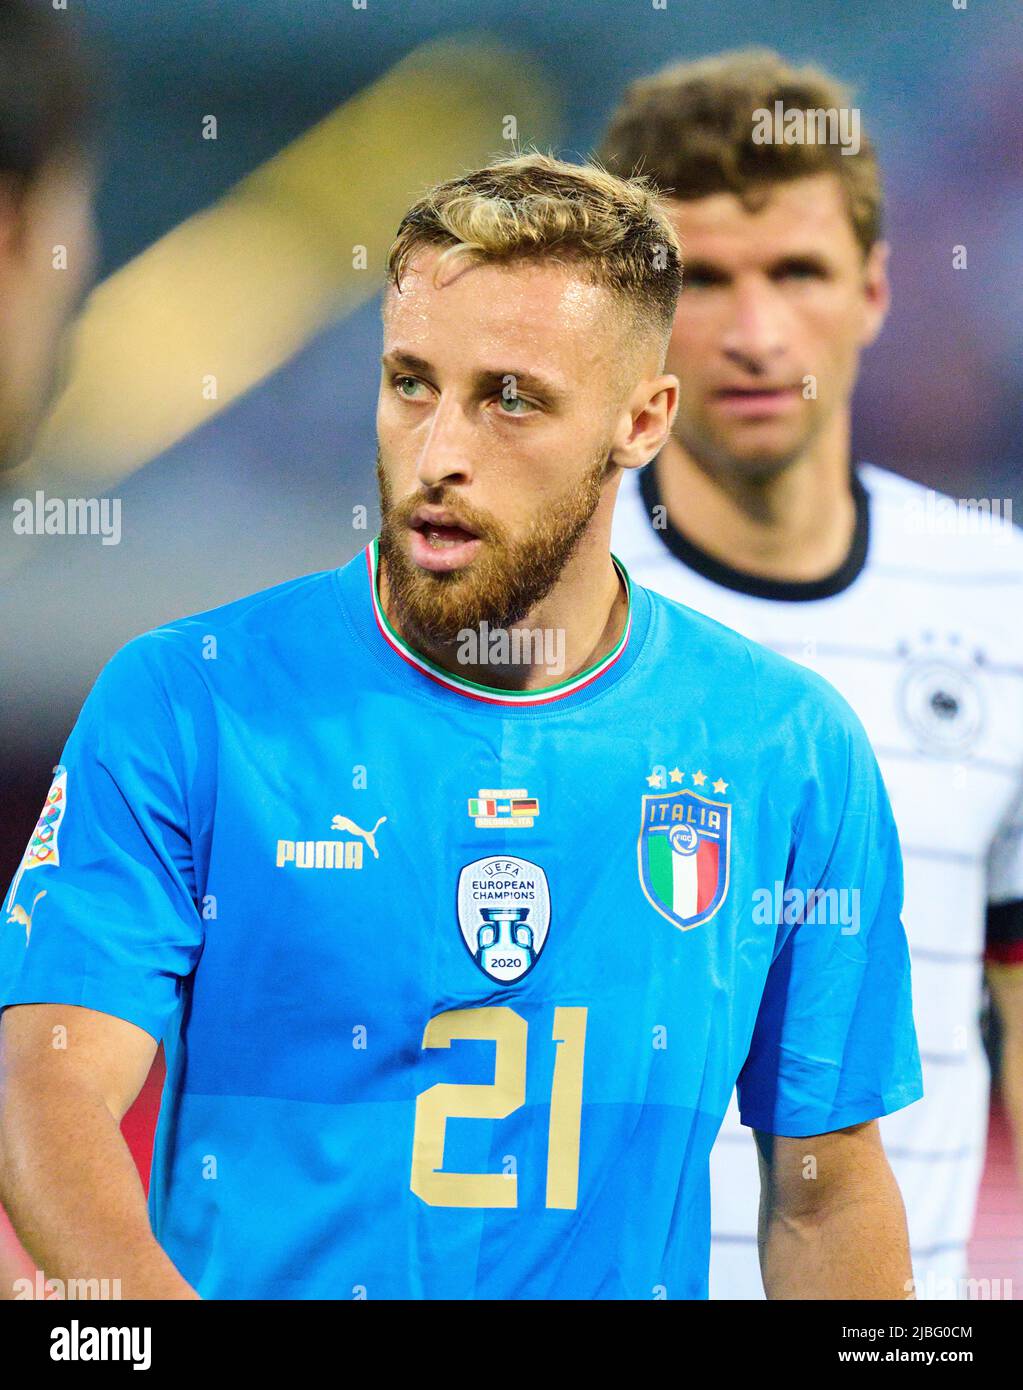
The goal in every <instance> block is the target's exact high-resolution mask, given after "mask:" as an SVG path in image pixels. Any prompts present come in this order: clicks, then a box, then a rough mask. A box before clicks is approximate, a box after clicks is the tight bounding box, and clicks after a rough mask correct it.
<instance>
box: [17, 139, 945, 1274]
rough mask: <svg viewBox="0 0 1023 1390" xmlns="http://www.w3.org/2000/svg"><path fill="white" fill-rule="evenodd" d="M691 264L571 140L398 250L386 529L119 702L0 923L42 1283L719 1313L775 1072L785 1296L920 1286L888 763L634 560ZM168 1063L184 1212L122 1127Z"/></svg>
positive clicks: (168, 1164)
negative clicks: (136, 1159) (734, 1124)
mask: <svg viewBox="0 0 1023 1390" xmlns="http://www.w3.org/2000/svg"><path fill="white" fill-rule="evenodd" d="M681 279H682V270H681V264H680V260H679V251H678V246H677V243H676V240H675V237H674V234H673V233H672V230H671V227H670V225H669V223H668V222H667V220H666V219H665V217H664V216H663V214H662V213H661V211H660V209H659V207H658V201H657V197H656V195H655V193H654V192H653V191H652V190H651V189H650V188H648V187H647V186H646V185H645V184H642V183H640V182H635V181H634V182H625V181H622V180H619V179H615V178H612V177H611V176H609V175H608V174H606V173H604V172H603V171H600V170H598V169H594V168H591V167H586V166H583V167H577V166H575V165H571V164H567V163H563V162H561V161H558V160H555V159H551V158H549V157H547V156H544V155H539V154H534V155H524V156H521V157H516V158H513V159H510V160H501V161H498V162H497V163H495V164H493V165H490V166H488V167H486V168H483V169H478V170H475V171H473V172H471V173H467V174H464V175H463V176H461V177H459V178H456V179H453V180H451V181H449V182H447V183H444V184H441V185H438V186H437V187H435V188H433V189H431V190H430V191H429V192H428V193H427V194H426V195H424V197H423V198H422V199H421V200H419V201H418V202H417V203H416V204H415V205H414V206H413V207H412V208H411V209H410V210H409V211H408V213H407V214H406V216H405V217H404V219H403V220H402V223H401V225H400V227H399V230H398V237H397V240H396V242H395V244H394V246H393V247H392V249H391V254H390V256H389V259H388V284H387V288H386V293H385V297H384V316H383V330H384V333H383V336H384V355H383V358H382V371H381V376H380V387H379V396H378V405H377V433H378V444H379V452H378V480H379V485H380V501H381V515H382V528H381V532H380V535H379V537H377V538H374V539H373V540H372V541H370V543H369V544H368V545H367V546H366V548H365V550H364V551H363V553H362V554H360V555H358V556H357V557H356V558H355V559H353V560H352V561H351V562H350V563H348V564H347V565H345V566H344V567H343V568H341V569H336V570H329V571H326V572H324V573H321V574H314V575H308V576H305V577H304V578H300V579H297V580H293V581H290V582H288V583H285V584H281V585H278V586H277V587H275V588H273V589H270V590H268V591H266V592H264V593H260V594H256V595H254V596H250V597H247V598H244V599H242V600H239V601H237V602H235V603H231V604H228V605H226V606H224V607H222V608H218V609H215V610H213V611H211V612H207V613H204V614H202V615H199V616H197V617H194V618H190V619H183V620H181V621H179V622H176V623H171V624H168V625H167V626H165V627H163V628H161V629H159V630H158V631H155V632H151V633H148V634H144V635H143V636H141V637H139V638H137V639H135V640H134V641H133V642H131V643H129V644H128V645H127V646H126V647H125V648H123V649H122V650H121V651H120V652H119V653H118V654H117V655H116V656H115V657H114V658H113V659H112V661H111V662H110V663H109V664H108V665H107V667H106V668H105V670H104V671H103V673H102V674H101V676H100V678H99V680H98V681H97V683H96V686H95V687H94V689H93V691H92V693H91V694H90V696H89V698H88V700H87V702H86V705H85V708H84V710H83V711H82V714H81V717H80V719H79V721H78V723H77V725H76V726H75V729H74V731H73V733H72V735H71V738H70V739H69V741H68V744H67V746H66V748H65V750H64V753H63V755H62V759H61V764H60V767H59V770H58V773H57V776H56V778H55V780H54V783H53V787H52V789H51V791H50V794H49V796H48V798H47V802H46V805H45V806H44V809H43V813H42V815H41V816H40V818H39V824H38V826H37V830H36V833H35V834H34V835H33V837H32V840H31V843H30V845H29V847H28V850H27V851H26V855H25V858H24V861H23V863H22V865H21V867H20V869H19V871H18V873H17V875H16V877H15V879H14V882H13V883H12V885H11V888H10V891H9V893H8V897H7V901H8V903H12V904H14V905H15V906H17V907H18V908H19V909H20V913H21V918H22V920H21V925H20V926H19V927H18V929H17V930H15V929H13V928H12V927H8V928H7V930H6V933H5V934H4V936H3V937H2V938H0V1007H2V1008H3V1014H2V1018H0V1062H2V1073H3V1084H2V1087H0V1189H2V1192H3V1195H4V1197H5V1199H6V1200H7V1201H8V1203H9V1205H10V1209H11V1213H12V1219H13V1220H14V1222H15V1224H16V1226H17V1228H18V1230H19V1231H21V1232H22V1233H23V1235H24V1237H25V1239H26V1240H30V1242H31V1249H32V1251H33V1253H34V1254H35V1255H36V1257H37V1258H39V1259H40V1260H41V1261H42V1262H43V1263H44V1266H45V1267H46V1268H47V1269H52V1270H53V1271H54V1272H55V1273H56V1274H61V1273H62V1272H64V1271H73V1272H75V1273H76V1274H77V1276H78V1277H79V1278H81V1277H92V1278H104V1277H105V1278H108V1279H114V1278H117V1279H120V1281H121V1291H122V1294H123V1296H124V1297H126V1298H134V1297H142V1296H150V1297H158V1298H170V1299H177V1298H193V1297H195V1296H197V1295H199V1296H202V1297H209V1298H317V1297H324V1298H349V1297H352V1296H354V1297H357V1298H361V1297H369V1298H401V1299H408V1298H417V1299H418V1298H431V1299H438V1298H479V1299H490V1298H534V1299H573V1298H633V1299H643V1300H646V1299H650V1298H673V1299H685V1298H704V1297H706V1286H707V1260H708V1244H709V1236H710V1223H709V1188H708V1171H707V1165H708V1156H709V1152H710V1146H711V1143H712V1140H713V1137H714V1135H715V1134H716V1132H717V1130H718V1127H719V1125H720V1123H721V1118H722V1115H723V1114H724V1111H725V1108H726V1106H727V1104H728V1099H729V1096H730V1095H731V1092H732V1090H733V1087H734V1086H735V1084H736V1081H737V1080H738V1084H739V1089H740V1092H741V1095H742V1103H743V1108H744V1116H745V1118H746V1120H747V1122H748V1123H749V1124H751V1125H753V1126H754V1127H755V1128H756V1129H757V1131H758V1134H759V1137H760V1143H761V1146H762V1150H763V1153H764V1163H765V1175H766V1176H765V1190H766V1192H767V1200H766V1202H765V1223H766V1244H767V1248H768V1252H769V1258H768V1286H769V1292H770V1293H771V1296H772V1297H776V1298H799V1297H804V1298H828V1297H840V1296H859V1297H877V1298H899V1297H901V1296H902V1289H903V1286H904V1283H905V1281H906V1279H907V1278H908V1277H909V1271H910V1266H909V1252H908V1243H907V1237H906V1230H905V1219H904V1215H903V1212H902V1203H901V1199H900V1197H899V1193H898V1190H897V1188H896V1186H895V1183H894V1180H893V1178H892V1175H891V1171H890V1169H889V1167H888V1164H887V1161H886V1159H885V1157H884V1153H883V1151H882V1149H881V1146H880V1142H879V1139H878V1136H877V1126H876V1119H877V1117H878V1116H879V1115H881V1114H884V1113H887V1112H888V1111H890V1110H893V1109H895V1108H898V1107H899V1106H902V1105H908V1104H910V1103H911V1102H913V1101H914V1100H915V1099H916V1098H917V1096H918V1095H919V1061H918V1058H917V1055H916V1043H915V1039H914V1036H913V1029H912V1009H911V1003H910V990H909V962H908V954H907V951H906V943H905V937H904V934H903V931H902V926H901V923H900V920H899V910H900V906H901V897H902V894H901V886H902V881H901V868H900V863H899V853H898V845H897V841H896V837H895V832H894V826H893V822H892V819H891V813H890V810H889V808H888V804H887V798H886V796H885V792H884V788H883V785H882V783H881V778H880V774H879V773H878V770H877V764H876V761H875V759H874V757H873V754H872V753H871V751H870V748H869V745H868V743H867V740H866V737H865V735H864V733H863V730H862V728H861V727H860V725H859V723H858V721H857V720H856V718H855V716H854V715H853V714H852V712H851V711H850V710H849V708H848V707H847V706H846V705H845V703H844V702H843V701H842V700H841V699H840V697H839V696H837V695H836V694H835V692H834V691H833V690H831V689H830V688H829V687H828V686H827V685H826V684H825V683H824V682H823V681H820V680H819V679H818V678H817V677H816V676H814V675H813V674H812V673H811V672H808V671H805V670H803V669H802V668H800V667H799V666H797V665H795V664H794V663H791V662H788V661H785V660H784V659H783V658H781V657H779V656H776V655H775V654H774V653H772V652H768V651H766V650H764V649H763V648H759V647H757V646H756V644H754V643H752V642H749V641H747V640H746V639H745V638H742V637H740V636H738V635H737V634H736V633H733V632H730V631H728V630H727V629H726V628H723V627H721V626H720V625H719V624H717V623H713V622H710V621H709V620H707V619H705V618H702V617H700V616H699V615H697V614H693V613H690V612H688V611H687V610H686V609H684V608H682V607H681V606H679V605H677V604H674V603H671V602H670V601H669V600H667V599H664V598H661V597H659V596H657V595H654V594H651V593H650V592H649V591H648V590H646V589H643V588H641V587H639V586H635V585H632V584H631V583H630V581H629V578H628V575H627V573H626V572H625V570H624V569H623V568H622V567H621V566H620V565H619V564H617V563H616V562H615V561H614V559H613V557H612V556H611V554H610V552H609V548H608V542H609V538H610V533H611V516H612V510H613V506H614V501H615V496H616V493H617V490H618V485H619V482H620V478H621V474H622V472H623V471H625V470H629V469H633V468H638V467H642V466H643V465H644V464H646V463H648V462H649V461H650V459H651V458H652V457H653V456H654V455H655V454H656V453H657V452H658V450H660V449H661V447H662V446H663V444H664V441H665V439H666V438H667V435H668V431H669V428H670V424H671V418H672V415H673V414H674V410H675V403H676V397H677V392H678V382H677V380H676V379H675V378H674V377H673V376H671V375H670V374H665V373H664V372H663V370H662V368H663V361H664V353H665V350H666V347H667V342H668V336H669V334H670V332H671V327H672V324H673V321H674V316H675V310H676V305H677V299H678V291H679V287H680V285H681ZM792 747H798V748H800V749H801V750H802V751H801V755H800V757H799V758H798V759H794V758H792V757H791V756H790V749H791V748H792ZM776 878H783V879H785V880H786V882H787V883H788V885H789V886H790V887H791V888H792V890H793V891H795V892H798V893H800V894H807V895H809V894H811V893H815V892H817V891H822V892H825V893H827V892H829V891H831V889H832V886H835V887H837V885H839V884H842V885H846V884H849V885H853V886H854V887H855V888H856V890H857V892H858V893H860V895H861V922H860V930H859V932H858V933H857V935H856V936H855V937H853V936H845V935H843V934H842V930H841V928H840V927H839V925H837V924H835V925H834V926H833V927H830V928H822V927H820V926H818V925H813V926H812V927H810V928H809V929H806V930H804V928H803V926H802V925H801V924H800V923H797V922H794V921H789V922H784V921H782V920H780V918H779V917H777V916H776V915H774V914H773V913H768V914H767V915H766V916H757V915H756V914H755V913H754V912H753V910H752V905H753V903H754V901H755V898H756V894H757V891H758V888H759V885H761V884H763V883H765V882H773V881H774V880H775V879H776ZM55 1029H56V1030H61V1036H66V1038H67V1046H66V1047H65V1048H63V1049H61V1050H55V1049H54V1047H53V1046H52V1041H51V1040H52V1038H53V1036H54V1030H55ZM161 1039H162V1040H163V1042H164V1045H165V1048H166V1054H167V1081H166V1086H165V1091H164V1101H163V1105H162V1107H161V1112H160V1120H159V1125H158V1128H157V1135H156V1144H155V1151H154V1161H153V1170H152V1180H151V1183H150V1191H149V1212H148V1214H147V1210H146V1202H145V1198H144V1195H143V1192H142V1189H141V1186H140V1184H139V1181H138V1177H137V1174H136V1172H135V1168H134V1165H133V1163H132V1161H131V1158H130V1155H129V1153H128V1151H127V1149H126V1146H125V1144H124V1140H123V1137H122V1135H121V1133H120V1130H119V1128H118V1122H119V1121H120V1119H121V1117H122V1116H123V1114H124V1112H125V1110H126V1109H127V1107H128V1106H129V1105H130V1104H131V1102H132V1100H133V1099H134V1097H135V1095H136V1094H137V1093H138V1090H139V1087H140V1086H141V1085H142V1083H143V1081H144V1079H145V1077H146V1075H147V1073H148V1071H149V1068H150V1065H151V1063H152V1060H153V1055H154V1052H155V1049H156V1047H157V1045H158V1043H159V1042H160V1040H161ZM740 1073H741V1074H740ZM71 1135H73V1136H74V1138H73V1142H71V1141H70V1140H67V1139H66V1137H67V1136H71ZM808 1135H809V1136H814V1137H813V1138H812V1139H811V1140H808V1139H807V1138H806V1137H804V1136H808ZM808 1145H809V1146H810V1147H811V1148H812V1152H813V1153H814V1155H815V1158H816V1161H817V1162H818V1163H819V1166H820V1180H819V1181H818V1182H816V1183H813V1184H808V1183H806V1182H805V1181H803V1179H802V1171H803V1167H804V1164H805V1161H806V1152H807V1148H808Z"/></svg>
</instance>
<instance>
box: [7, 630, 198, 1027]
mask: <svg viewBox="0 0 1023 1390" xmlns="http://www.w3.org/2000/svg"><path fill="white" fill-rule="evenodd" d="M157 644H158V635H157V634H149V635H147V636H146V637H143V638H137V639H136V640H135V641H134V642H131V643H129V644H128V646H127V647H125V648H123V649H122V650H121V651H120V652H118V653H117V655H116V656H115V657H114V658H113V659H112V660H111V661H110V662H109V664H108V665H107V666H106V668H105V669H104V670H103V672H102V673H101V675H100V677H99V679H98V680H97V682H96V684H95V686H94V688H93V690H92V692H91V694H90V695H89V697H88V699H87V700H86V702H85V705H84V706H83V708H82V712H81V715H80V716H79V719H78V722H77V723H76V725H75V727H74V729H73V731H72V733H71V736H70V738H69V739H68V742H67V745H66V747H65V749H64V752H63V754H62V756H61V762H60V764H59V765H58V766H57V768H56V769H55V776H54V781H53V785H52V786H51V788H50V792H49V794H48V796H47V799H46V803H45V805H44V807H43V811H42V814H41V815H40V817H39V820H38V822H37V824H36V827H35V830H34V831H33V833H32V837H31V840H30V842H29V845H28V848H27V849H26V851H25V855H24V857H23V859H22V862H21V864H20V866H19V868H18V871H17V873H16V874H15V877H14V880H13V882H12V883H11V885H10V887H9V889H8V892H7V895H6V896H5V898H4V904H3V906H4V911H3V917H2V919H0V927H2V932H0V1008H4V1007H7V1006H8V1005H12V1004H29V1003H57V1004H77V1005H81V1006H83V1007H85V1008H90V1009H97V1010H99V1011H101V1012H103V1013H109V1014H114V1015H116V1016H117V1017H119V1018H123V1019H127V1020H128V1021H129V1022H130V1023H134V1024H136V1025H137V1026H138V1027H140V1028H144V1029H145V1030H146V1032H148V1033H151V1034H152V1036H153V1037H154V1038H156V1039H157V1040H159V1039H160V1038H161V1037H162V1035H163V1032H164V1029H165V1027H166V1024H167V1021H168V1019H169V1018H170V1017H171V1015H172V1013H173V1012H174V1010H175V1008H176V1007H177V1004H178V1000H179V996H180V992H181V987H182V981H183V980H184V979H185V978H186V977H187V976H188V975H189V974H190V972H191V971H192V970H193V968H194V966H195V963H196V961H197V959H198V956H199V952H200V950H201V947H202V936H203V932H202V927H203V923H202V916H201V912H200V910H199V908H198V906H197V902H198V896H197V895H198V885H197V883H196V871H195V856H194V854H193V844H192V834H191V827H190V811H189V805H188V793H187V790H186V789H187V788H188V787H189V786H190V785H192V786H194V781H195V776H194V769H193V770H191V771H190V770H189V768H188V766H187V763H188V762H189V757H188V756H187V755H186V752H185V749H184V747H183V742H182V737H181V732H180V729H181V725H180V723H179V720H178V719H177V718H176V717H175V716H176V711H175V708H174V706H173V704H172V700H171V697H170V695H169V694H168V692H167V690H166V688H165V684H164V681H163V680H162V678H161V674H160V668H159V663H158V662H157V661H156V660H155V658H154V650H153V649H154V645H157ZM187 722H188V721H186V723H187ZM192 761H193V762H194V761H195V759H194V753H193V755H192Z"/></svg>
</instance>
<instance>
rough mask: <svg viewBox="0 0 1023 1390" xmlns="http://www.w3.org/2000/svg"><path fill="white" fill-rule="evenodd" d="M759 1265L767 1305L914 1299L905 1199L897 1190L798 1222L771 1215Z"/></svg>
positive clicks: (834, 1205)
mask: <svg viewBox="0 0 1023 1390" xmlns="http://www.w3.org/2000/svg"><path fill="white" fill-rule="evenodd" d="M760 1249H761V1254H760V1264H761V1270H762V1272H763V1277H764V1289H765V1291H766V1293H767V1296H768V1298H770V1299H794V1298H795V1299H829V1298H883V1299H906V1298H910V1297H912V1288H913V1285H912V1278H913V1272H912V1266H911V1263H910V1258H909V1242H908V1239H907V1235H906V1218H905V1213H904V1210H903V1206H902V1199H901V1197H900V1196H899V1193H898V1190H897V1188H895V1184H894V1180H892V1182H891V1188H890V1190H889V1189H888V1188H887V1184H886V1185H885V1190H882V1191H881V1192H880V1193H875V1194H872V1195H871V1196H869V1197H867V1196H864V1195H862V1194H860V1195H858V1196H853V1197H851V1198H850V1199H848V1200H847V1201H840V1200H835V1201H832V1202H830V1203H827V1204H824V1206H823V1208H822V1209H821V1210H818V1211H812V1212H807V1213H805V1214H802V1215H798V1216H794V1217H793V1216H783V1215H781V1214H778V1213H768V1214H766V1215H765V1216H764V1218H763V1220H762V1223H761V1247H760Z"/></svg>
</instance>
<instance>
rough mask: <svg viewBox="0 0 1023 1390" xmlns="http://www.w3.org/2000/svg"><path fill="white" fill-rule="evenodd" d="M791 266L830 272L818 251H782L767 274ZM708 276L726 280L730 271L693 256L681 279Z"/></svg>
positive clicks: (729, 275)
mask: <svg viewBox="0 0 1023 1390" xmlns="http://www.w3.org/2000/svg"><path fill="white" fill-rule="evenodd" d="M792 266H807V267H810V268H813V269H816V270H824V271H826V270H830V269H831V268H832V267H831V261H830V260H828V258H827V256H826V255H825V254H824V253H823V252H820V251H782V252H779V254H778V255H777V256H775V258H774V259H773V260H772V261H771V262H770V263H769V264H768V265H767V267H766V270H767V273H768V274H769V275H770V274H773V273H777V272H778V271H779V270H786V269H789V268H791V267H792ZM686 274H689V275H710V276H719V277H721V278H723V279H728V278H730V277H731V275H732V271H731V270H730V269H728V267H726V266H723V265H719V264H718V263H717V262H716V261H713V260H711V259H710V258H709V257H707V258H705V257H702V256H693V257H692V259H691V260H687V261H686V263H685V269H684V272H683V279H684V278H685V275H686Z"/></svg>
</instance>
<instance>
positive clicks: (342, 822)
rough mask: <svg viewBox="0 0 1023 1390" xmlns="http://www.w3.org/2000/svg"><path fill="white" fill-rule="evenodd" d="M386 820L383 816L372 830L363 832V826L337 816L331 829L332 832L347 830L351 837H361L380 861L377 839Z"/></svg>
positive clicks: (345, 817)
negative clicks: (377, 834)
mask: <svg viewBox="0 0 1023 1390" xmlns="http://www.w3.org/2000/svg"><path fill="white" fill-rule="evenodd" d="M386 820H387V817H386V816H381V817H380V819H379V820H378V821H377V823H376V825H374V827H373V829H372V830H363V828H362V826H361V825H356V824H355V822H354V821H353V820H349V819H348V817H347V816H335V817H334V819H333V820H332V821H331V823H330V828H331V830H347V831H348V833H349V834H350V835H361V837H362V838H363V839H364V840H365V841H366V843H367V845H369V847H370V850H371V852H372V854H373V858H374V859H379V858H380V855H379V854H378V853H377V842H376V838H375V837H376V833H377V831H378V830H379V829H380V827H381V826H382V825H383V824H384V822H385V821H386Z"/></svg>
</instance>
